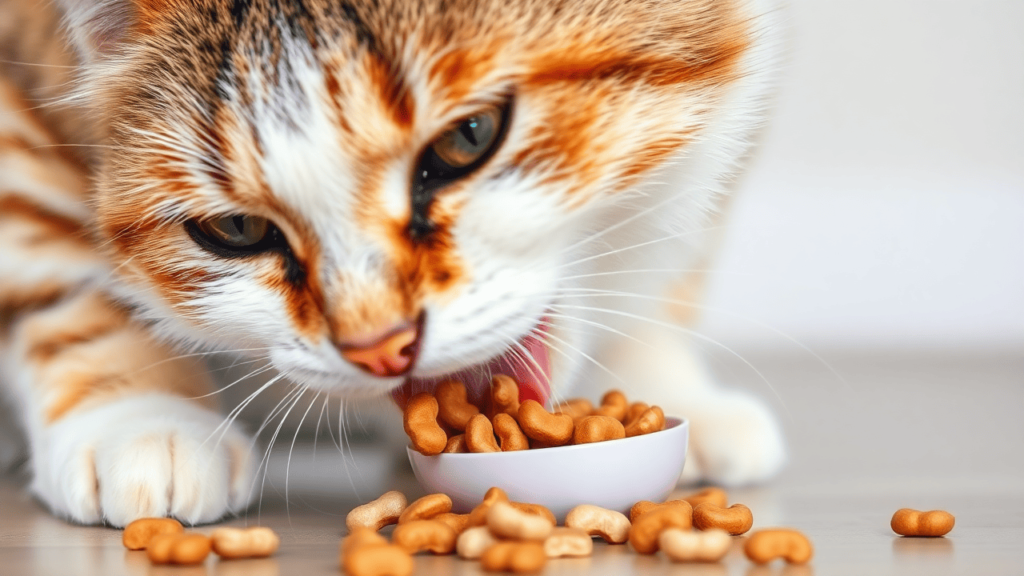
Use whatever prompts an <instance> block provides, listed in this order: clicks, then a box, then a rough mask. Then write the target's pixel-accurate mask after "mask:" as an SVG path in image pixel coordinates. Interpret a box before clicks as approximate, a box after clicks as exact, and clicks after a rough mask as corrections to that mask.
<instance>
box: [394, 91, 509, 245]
mask: <svg viewBox="0 0 1024 576" xmlns="http://www.w3.org/2000/svg"><path fill="white" fill-rule="evenodd" d="M511 110H512V98H511V96H510V97H509V99H508V100H507V101H505V102H504V103H502V104H500V105H492V106H487V107H485V108H482V109H480V110H479V111H477V112H476V113H474V114H473V115H471V116H468V117H466V118H463V119H462V120H459V121H458V122H456V123H455V124H453V125H452V126H451V127H450V128H449V129H447V130H445V131H444V132H443V133H441V135H440V136H438V137H437V138H436V139H435V140H434V141H433V142H431V143H430V144H429V145H427V147H426V148H425V149H424V150H423V153H422V154H421V155H420V158H419V162H417V165H416V169H415V172H413V180H412V190H411V200H412V214H411V216H410V218H409V225H408V228H407V229H408V233H409V236H410V237H411V238H413V239H414V240H418V239H423V238H426V237H427V236H428V235H430V234H431V233H432V232H433V231H434V224H433V222H431V221H430V215H429V212H430V206H431V204H432V203H433V201H434V196H435V194H437V193H438V191H439V190H441V189H443V188H444V187H446V186H448V185H449V184H451V183H452V182H455V181H456V180H458V179H460V178H464V177H465V176H467V175H469V174H472V173H473V172H475V171H476V170H478V169H479V168H480V167H481V166H483V165H484V164H485V163H486V162H487V160H488V159H489V158H491V156H493V155H494V153H495V152H496V151H497V150H498V148H499V147H500V146H501V143H502V141H503V140H504V139H505V134H506V133H507V132H508V125H509V121H510V117H511Z"/></svg>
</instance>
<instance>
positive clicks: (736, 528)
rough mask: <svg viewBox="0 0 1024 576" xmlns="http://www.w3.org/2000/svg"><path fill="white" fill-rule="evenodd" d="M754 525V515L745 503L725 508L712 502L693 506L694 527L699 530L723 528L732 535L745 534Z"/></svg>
mask: <svg viewBox="0 0 1024 576" xmlns="http://www.w3.org/2000/svg"><path fill="white" fill-rule="evenodd" d="M753 525H754V515H753V514H752V513H751V512H750V508H747V507H746V506H744V505H743V504H733V505H732V506H729V507H728V508H723V507H721V506H718V505H717V504H712V503H711V502H701V503H700V504H697V505H696V506H694V507H693V527H694V528H696V529H698V530H710V529H712V528H721V529H723V530H725V531H726V532H728V533H729V534H730V535H732V536H739V535H740V534H744V533H745V532H746V531H747V530H750V527H751V526H753Z"/></svg>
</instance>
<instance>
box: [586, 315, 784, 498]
mask: <svg viewBox="0 0 1024 576" xmlns="http://www.w3.org/2000/svg"><path fill="white" fill-rule="evenodd" d="M630 333H631V334H632V335H634V336H635V337H636V340H637V341H639V342H643V343H644V344H642V345H641V344H639V343H638V342H637V341H631V340H625V339H616V340H615V341H614V343H612V344H610V345H608V346H607V347H606V348H605V350H606V352H605V353H604V354H602V356H601V358H602V360H603V362H604V364H605V365H606V366H607V367H608V368H609V371H610V372H613V373H615V374H617V375H619V376H620V378H621V380H619V379H615V378H612V377H611V376H609V375H608V374H607V373H605V372H603V371H593V372H592V373H591V375H592V377H594V378H596V379H597V380H598V381H597V382H595V383H594V385H595V386H597V387H599V388H600V389H602V390H603V389H609V388H620V389H622V390H623V391H624V392H625V393H626V395H627V396H628V397H630V398H633V399H636V400H642V401H645V402H647V403H649V404H658V405H660V406H661V407H662V408H663V409H664V411H665V414H667V415H674V416H683V417H686V418H687V419H689V421H690V445H689V452H688V454H687V458H686V466H685V468H684V470H683V475H682V478H681V481H682V482H683V483H695V482H709V483H714V484H721V485H725V486H739V485H745V484H753V483H758V482H762V481H765V480H767V479H769V478H771V477H772V476H774V475H775V474H776V473H777V472H778V471H779V469H780V468H781V467H782V464H783V463H784V462H785V458H786V450H785V443H784V440H783V436H782V431H781V429H780V427H779V424H778V421H777V420H776V418H775V416H774V415H773V414H772V412H771V410H770V409H769V407H768V406H767V405H766V404H765V403H764V402H763V401H761V400H760V399H758V398H756V397H755V396H753V395H751V394H749V393H747V392H744V391H741V390H733V389H728V388H726V387H723V386H721V385H720V384H718V383H716V382H715V381H714V380H713V378H712V376H711V375H710V373H709V372H708V371H707V369H706V368H705V366H704V364H703V361H702V360H701V359H700V356H699V354H698V353H697V352H696V350H695V349H694V347H693V344H692V343H691V342H689V340H688V338H687V337H686V336H684V335H681V334H679V333H678V332H676V331H674V330H670V329H667V328H662V327H658V326H650V325H646V326H644V325H638V326H636V327H634V329H632V330H630Z"/></svg>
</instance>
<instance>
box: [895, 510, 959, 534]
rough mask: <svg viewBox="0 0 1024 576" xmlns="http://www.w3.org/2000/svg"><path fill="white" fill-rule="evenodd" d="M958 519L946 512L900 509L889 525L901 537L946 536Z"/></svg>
mask: <svg viewBox="0 0 1024 576" xmlns="http://www.w3.org/2000/svg"><path fill="white" fill-rule="evenodd" d="M955 522H956V518H954V517H953V515H952V514H950V513H949V512H946V511H945V510H930V511H928V512H921V511H918V510H912V509H910V508H900V509H899V510H897V511H896V513H895V514H893V515H892V520H891V521H890V522H889V525H890V526H892V531H893V532H895V533H897V534H899V535H900V536H931V537H936V536H945V535H946V534H948V533H949V531H950V530H952V529H953V524H954V523H955Z"/></svg>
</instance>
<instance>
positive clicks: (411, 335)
mask: <svg viewBox="0 0 1024 576" xmlns="http://www.w3.org/2000/svg"><path fill="white" fill-rule="evenodd" d="M421 326H422V322H409V321H405V322H401V323H399V324H397V325H395V326H391V327H389V328H386V329H384V330H381V331H379V332H377V333H375V334H370V335H366V336H362V337H360V338H353V339H349V340H345V341H341V342H338V344H337V346H338V351H339V352H341V355H342V356H343V357H344V358H345V359H346V360H348V361H349V362H351V363H352V364H354V365H355V366H357V367H358V368H359V369H361V370H363V371H364V372H367V373H369V374H373V375H374V376H379V377H381V378H386V377H394V376H401V375H403V374H405V373H407V372H409V371H410V370H412V366H413V364H414V363H415V362H416V355H417V354H419V350H420V331H421Z"/></svg>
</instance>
